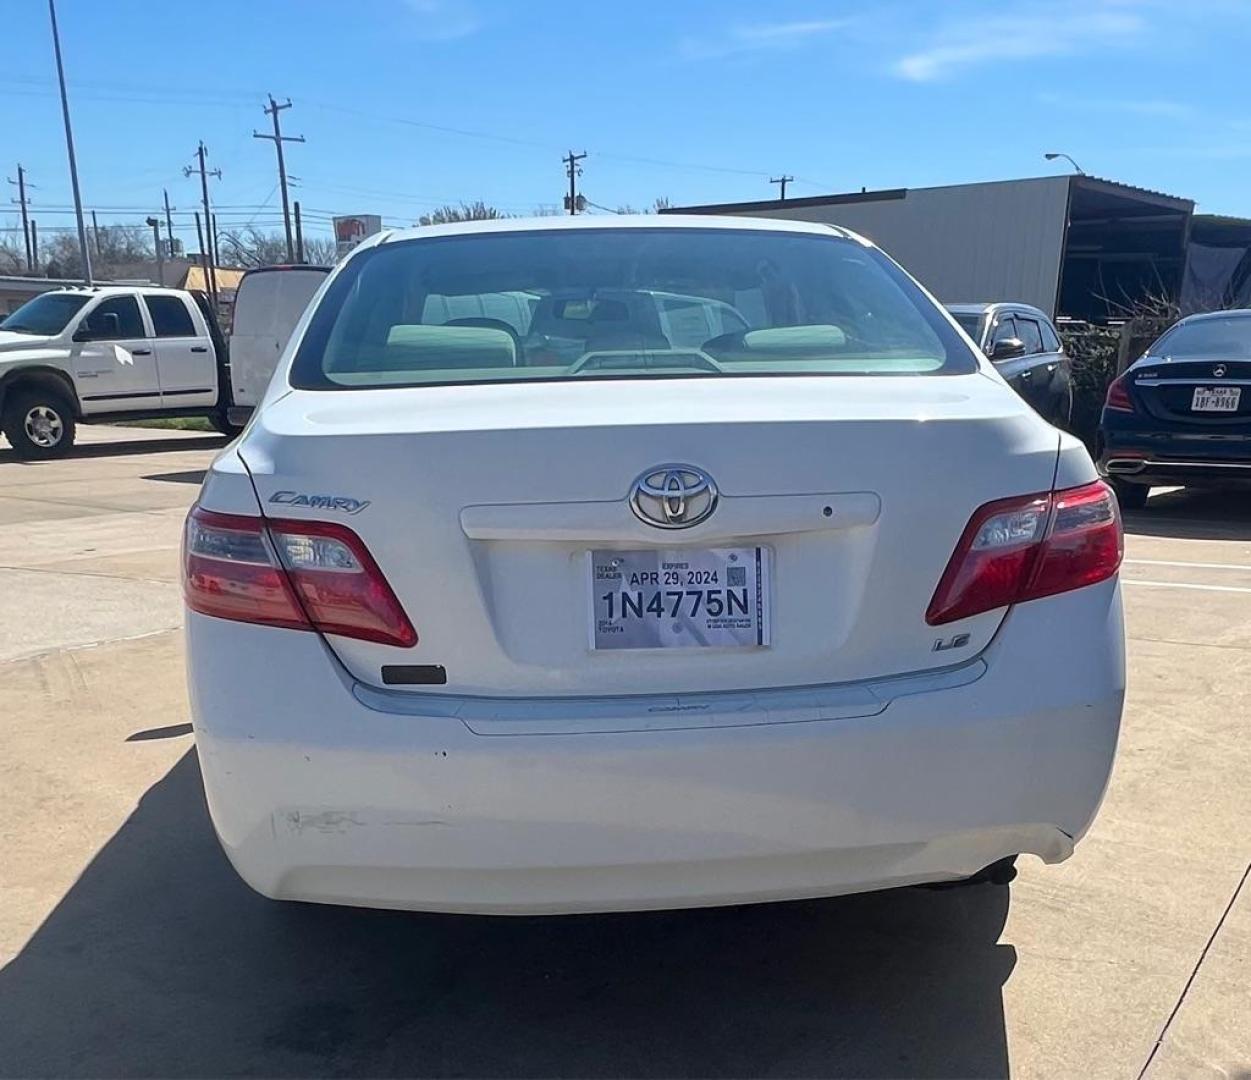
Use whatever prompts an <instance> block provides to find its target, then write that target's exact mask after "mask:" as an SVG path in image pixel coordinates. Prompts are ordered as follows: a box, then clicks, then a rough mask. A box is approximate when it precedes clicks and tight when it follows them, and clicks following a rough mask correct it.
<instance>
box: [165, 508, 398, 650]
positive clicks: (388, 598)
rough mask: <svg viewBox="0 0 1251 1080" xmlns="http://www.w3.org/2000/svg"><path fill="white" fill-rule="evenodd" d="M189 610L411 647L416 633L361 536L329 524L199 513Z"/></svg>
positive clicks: (192, 520)
mask: <svg viewBox="0 0 1251 1080" xmlns="http://www.w3.org/2000/svg"><path fill="white" fill-rule="evenodd" d="M183 592H184V595H185V596H186V599H187V606H188V607H189V608H191V610H192V611H198V612H200V613H201V614H204V615H215V616H216V617H217V618H219V619H234V620H236V621H239V622H251V623H261V624H263V625H265V626H283V627H288V628H290V629H293V630H319V631H321V632H322V633H324V634H339V635H342V636H343V637H352V638H361V639H363V640H365V641H375V642H378V643H380V644H383V645H399V646H403V647H407V646H410V645H415V644H416V643H417V632H416V631H415V630H414V629H413V624H412V623H411V622H409V619H408V616H407V615H406V614H405V613H404V609H403V608H402V607H401V606H400V602H399V600H397V599H396V597H395V593H394V592H392V591H391V587H390V585H388V584H387V581H386V578H384V577H383V576H382V571H381V570H379V569H378V564H377V563H375V562H374V560H373V558H372V557H371V556H370V554H369V551H368V550H367V549H366V547H365V545H364V544H363V543H362V542H361V539H360V537H359V536H357V535H356V533H354V532H353V531H352V530H351V529H349V528H347V527H346V526H344V525H338V524H333V523H331V522H324V521H274V520H266V519H263V518H259V517H248V516H244V515H239V514H217V513H214V512H213V511H211V510H204V509H202V508H200V507H199V506H196V507H193V508H192V511H191V514H190V515H189V516H188V518H187V534H186V538H185V542H184V545H183Z"/></svg>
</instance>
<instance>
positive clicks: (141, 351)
mask: <svg viewBox="0 0 1251 1080" xmlns="http://www.w3.org/2000/svg"><path fill="white" fill-rule="evenodd" d="M130 355H131V356H151V355H152V350H151V349H131V350H130Z"/></svg>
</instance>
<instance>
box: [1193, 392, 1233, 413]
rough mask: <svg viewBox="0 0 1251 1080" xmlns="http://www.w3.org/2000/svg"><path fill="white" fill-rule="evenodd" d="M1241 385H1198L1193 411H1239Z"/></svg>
mask: <svg viewBox="0 0 1251 1080" xmlns="http://www.w3.org/2000/svg"><path fill="white" fill-rule="evenodd" d="M1241 397H1242V387H1241V386H1196V387H1195V395H1194V397H1193V398H1191V399H1190V411H1191V412H1237V411H1238V401H1239V399H1240V398H1241Z"/></svg>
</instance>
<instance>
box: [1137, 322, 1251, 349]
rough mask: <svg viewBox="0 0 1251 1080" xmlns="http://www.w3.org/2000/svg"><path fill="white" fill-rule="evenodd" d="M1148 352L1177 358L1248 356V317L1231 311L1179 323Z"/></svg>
mask: <svg viewBox="0 0 1251 1080" xmlns="http://www.w3.org/2000/svg"><path fill="white" fill-rule="evenodd" d="M1151 354H1152V355H1153V356H1170V357H1174V358H1176V359H1178V360H1186V359H1193V360H1211V359H1214V358H1217V357H1220V358H1221V359H1225V360H1251V317H1247V316H1245V315H1231V316H1229V317H1227V318H1215V319H1197V320H1196V321H1195V322H1190V323H1179V324H1178V325H1177V326H1174V327H1173V329H1172V330H1169V331H1168V332H1167V333H1165V335H1164V336H1163V337H1162V338H1160V340H1159V341H1157V342H1156V343H1155V345H1153V346H1152V347H1151Z"/></svg>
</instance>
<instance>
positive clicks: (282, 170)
mask: <svg viewBox="0 0 1251 1080" xmlns="http://www.w3.org/2000/svg"><path fill="white" fill-rule="evenodd" d="M289 108H291V99H290V98H287V100H286V101H284V102H283V103H282V104H279V103H278V102H276V101H275V100H274V95H273V94H270V95H269V106H268V108H266V109H265V110H264V112H265V115H266V116H272V117H273V118H274V133H273V134H272V135H262V134H261V133H260V132H259V131H254V132H252V138H254V139H269V140H270V141H271V142H272V143H273V144H274V149H276V150H277V151H278V186H279V187H280V188H281V189H282V227H283V229H284V231H285V232H286V234H287V262H294V261H295V246H294V242H293V240H292V238H291V208H290V205H289V204H288V202H287V163H286V161H285V160H284V159H283V156H282V144H283V143H285V142H299V143H302V142H303V141H304V136H303V135H284V134H283V133H282V128H281V127H280V126H279V123H278V114H279V113H280V112H282V110H283V109H289Z"/></svg>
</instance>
